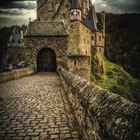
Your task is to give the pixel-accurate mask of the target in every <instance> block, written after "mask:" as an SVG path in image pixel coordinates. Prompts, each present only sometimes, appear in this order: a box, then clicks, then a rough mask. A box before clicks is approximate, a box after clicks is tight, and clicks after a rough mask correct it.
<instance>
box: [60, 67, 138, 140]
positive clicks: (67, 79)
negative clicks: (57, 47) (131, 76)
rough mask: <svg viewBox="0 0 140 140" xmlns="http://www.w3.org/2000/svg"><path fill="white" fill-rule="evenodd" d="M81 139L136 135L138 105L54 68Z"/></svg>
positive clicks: (120, 138)
mask: <svg viewBox="0 0 140 140" xmlns="http://www.w3.org/2000/svg"><path fill="white" fill-rule="evenodd" d="M58 71H59V74H60V77H61V81H62V85H63V88H64V90H65V93H66V94H67V96H68V98H69V101H70V103H71V105H72V107H73V110H74V114H75V117H76V119H77V121H78V123H79V128H80V131H81V133H82V135H83V137H84V139H85V140H132V139H135V140H138V139H140V105H138V104H135V103H132V102H130V101H128V100H126V99H124V98H123V97H121V96H119V95H116V94H114V93H111V92H109V91H107V90H104V89H101V88H100V87H98V86H96V85H94V84H91V83H90V82H88V81H86V80H85V79H81V78H80V77H78V76H75V75H73V74H72V73H70V72H68V71H66V70H64V69H63V68H60V67H59V68H58Z"/></svg>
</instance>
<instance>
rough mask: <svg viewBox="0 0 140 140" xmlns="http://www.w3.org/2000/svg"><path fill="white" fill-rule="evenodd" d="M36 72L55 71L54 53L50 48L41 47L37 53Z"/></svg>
mask: <svg viewBox="0 0 140 140" xmlns="http://www.w3.org/2000/svg"><path fill="white" fill-rule="evenodd" d="M37 71H38V72H56V54H55V52H54V51H53V50H52V49H50V48H43V49H41V50H40V51H39V52H38V55H37Z"/></svg>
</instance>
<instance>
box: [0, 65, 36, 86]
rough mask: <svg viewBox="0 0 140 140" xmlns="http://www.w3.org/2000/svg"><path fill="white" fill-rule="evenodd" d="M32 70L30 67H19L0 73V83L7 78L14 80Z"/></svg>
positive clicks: (31, 72)
mask: <svg viewBox="0 0 140 140" xmlns="http://www.w3.org/2000/svg"><path fill="white" fill-rule="evenodd" d="M33 73H34V70H33V69H32V68H21V69H15V70H12V71H9V72H3V73H0V83H2V82H7V81H9V80H15V79H18V78H21V77H25V76H28V75H30V74H33Z"/></svg>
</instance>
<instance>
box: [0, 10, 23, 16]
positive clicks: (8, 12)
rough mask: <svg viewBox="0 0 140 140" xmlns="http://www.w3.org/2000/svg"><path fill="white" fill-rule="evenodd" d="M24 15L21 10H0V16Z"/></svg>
mask: <svg viewBox="0 0 140 140" xmlns="http://www.w3.org/2000/svg"><path fill="white" fill-rule="evenodd" d="M23 14H24V13H23V12H22V11H21V10H16V9H15V10H11V9H0V15H11V16H15V15H23Z"/></svg>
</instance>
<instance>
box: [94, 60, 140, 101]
mask: <svg viewBox="0 0 140 140" xmlns="http://www.w3.org/2000/svg"><path fill="white" fill-rule="evenodd" d="M105 66H106V74H104V75H103V76H102V77H101V79H100V80H99V79H98V80H96V81H93V82H94V83H95V84H97V85H99V86H100V87H102V88H104V89H107V90H109V91H112V92H114V93H116V94H120V95H121V96H123V97H124V98H126V99H128V100H131V101H133V102H136V103H140V82H139V81H138V80H136V79H134V78H133V77H132V76H131V75H130V74H128V73H127V72H126V71H125V70H123V68H122V67H120V66H118V65H116V64H113V63H111V62H109V61H107V60H106V61H105Z"/></svg>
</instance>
